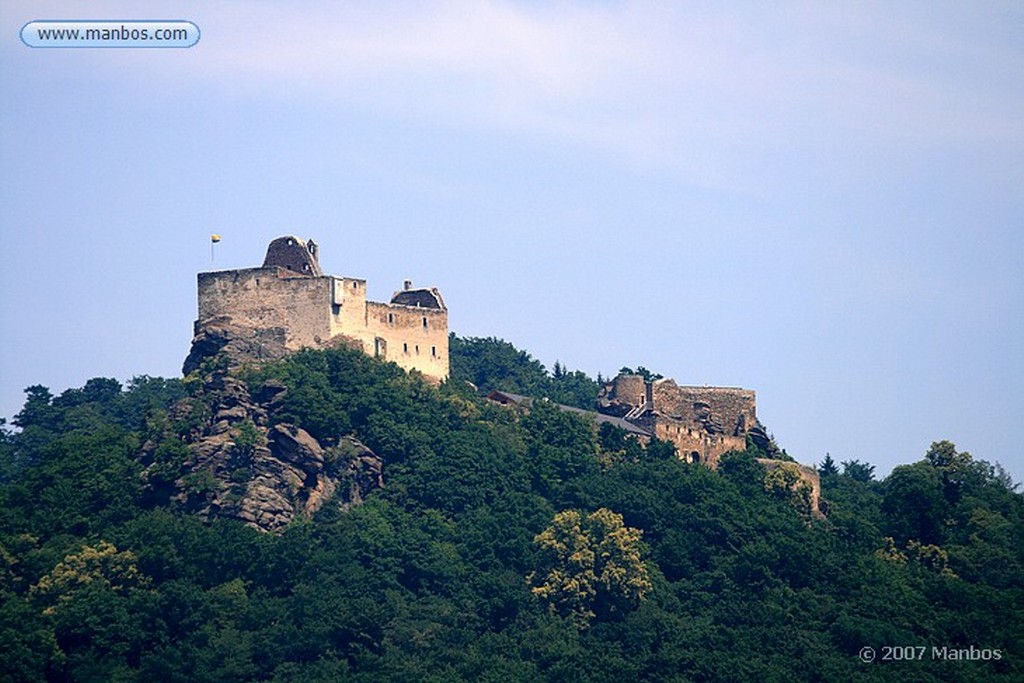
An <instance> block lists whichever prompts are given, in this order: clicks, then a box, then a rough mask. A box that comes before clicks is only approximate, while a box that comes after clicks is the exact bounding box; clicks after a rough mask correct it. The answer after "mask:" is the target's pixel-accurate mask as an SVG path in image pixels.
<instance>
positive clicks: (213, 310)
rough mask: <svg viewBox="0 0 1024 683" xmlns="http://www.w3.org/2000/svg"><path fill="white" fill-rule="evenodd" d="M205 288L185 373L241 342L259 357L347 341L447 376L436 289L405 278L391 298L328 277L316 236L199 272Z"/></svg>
mask: <svg viewBox="0 0 1024 683" xmlns="http://www.w3.org/2000/svg"><path fill="white" fill-rule="evenodd" d="M198 285H199V286H198V299H199V317H198V319H197V320H196V323H195V334H196V337H195V339H194V340H193V345H192V353H190V354H189V358H188V359H186V361H185V372H186V373H188V372H189V371H190V369H194V367H195V366H196V365H197V363H198V360H197V359H199V358H202V357H208V356H210V355H212V354H211V353H210V351H211V350H219V349H220V348H221V347H223V346H225V345H227V344H228V343H235V344H236V345H238V344H241V345H243V346H244V349H245V354H244V355H246V356H248V357H252V358H255V359H260V358H275V357H280V356H282V355H284V354H285V353H287V352H291V351H297V350H299V349H301V348H303V347H312V348H324V347H329V346H336V345H346V346H350V347H354V348H357V349H360V350H362V351H363V352H364V353H367V354H369V355H372V356H376V357H378V358H381V359H383V360H388V361H393V362H395V363H397V364H398V365H399V366H401V367H402V368H404V369H406V370H418V371H420V372H421V373H423V375H424V376H426V377H427V378H428V379H431V380H433V381H435V382H440V381H442V380H444V379H446V378H447V377H448V309H447V307H446V306H445V303H444V299H443V298H442V297H441V293H440V292H439V291H438V290H437V288H435V287H430V288H413V286H412V282H411V281H409V280H406V281H405V283H404V285H403V287H402V289H401V290H399V291H397V292H395V293H394V295H393V296H392V297H391V301H389V302H388V303H380V302H376V301H369V300H367V298H366V280H363V279H360V278H353V277H336V276H333V275H324V274H323V271H322V270H321V268H320V259H319V249H318V247H317V245H316V243H315V242H313V240H309V241H308V242H307V241H304V240H302V239H300V238H298V237H295V236H293V235H286V236H284V237H279V238H277V239H275V240H274V241H273V242H271V243H270V246H269V247H268V248H267V256H266V258H265V259H264V260H263V265H262V266H260V267H258V268H243V269H240V270H221V271H215V272H207V273H199V276H198ZM204 347H205V348H204Z"/></svg>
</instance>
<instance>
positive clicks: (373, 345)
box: [366, 301, 448, 379]
mask: <svg viewBox="0 0 1024 683" xmlns="http://www.w3.org/2000/svg"><path fill="white" fill-rule="evenodd" d="M366 319H367V331H368V333H369V335H370V337H372V339H371V340H370V345H369V349H370V350H369V351H368V353H376V354H377V355H378V356H380V357H382V358H384V359H385V360H389V361H393V362H395V363H398V365H400V366H402V367H403V368H405V369H407V370H411V369H415V370H419V371H420V372H422V373H423V374H425V375H427V376H428V377H437V378H441V379H444V378H447V377H448V312H447V311H445V310H441V309H436V308H415V307H412V306H402V305H398V304H384V303H378V302H375V301H370V302H367V304H366ZM378 340H380V341H378ZM381 342H383V344H382V343H381Z"/></svg>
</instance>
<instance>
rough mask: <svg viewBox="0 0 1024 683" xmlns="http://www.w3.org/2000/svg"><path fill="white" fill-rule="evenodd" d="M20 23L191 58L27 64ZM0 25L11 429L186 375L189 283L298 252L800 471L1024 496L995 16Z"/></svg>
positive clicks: (825, 13) (433, 7)
mask: <svg viewBox="0 0 1024 683" xmlns="http://www.w3.org/2000/svg"><path fill="white" fill-rule="evenodd" d="M34 19H186V20H189V21H192V22H194V23H195V24H197V25H198V26H199V27H200V29H201V30H202V38H201V40H200V42H199V44H198V45H197V46H195V47H193V48H191V49H185V50H143V49H121V50H114V49H110V50H103V49H100V50H73V49H66V50H46V49H30V48H27V47H26V46H24V45H23V44H22V43H21V41H20V40H19V38H18V33H19V31H20V29H21V27H22V26H23V25H24V24H25V23H26V22H28V21H30V20H34ZM0 28H2V32H0V36H2V40H0V155H2V156H0V230H2V239H3V244H4V250H3V251H4V255H5V258H4V267H3V268H2V269H0V303H2V309H0V321H2V322H0V416H5V417H7V418H10V417H11V416H12V415H13V414H15V413H16V412H17V411H18V410H19V408H20V405H21V402H22V398H23V393H22V392H23V389H24V388H25V387H26V386H28V385H30V384H37V383H38V384H44V385H47V386H49V387H50V388H51V389H52V390H53V391H54V392H55V393H58V392H60V391H62V390H64V389H66V388H68V387H71V386H80V385H81V384H82V383H83V382H84V381H85V380H87V379H89V378H90V377H96V376H112V377H117V378H119V379H121V380H126V379H127V378H129V377H131V376H133V375H137V374H149V375H161V376H175V375H177V374H178V372H179V370H180V366H181V361H182V360H183V358H184V356H185V354H186V353H187V350H188V344H189V340H190V337H191V325H192V321H193V319H194V318H195V274H196V273H197V272H198V271H201V270H208V269H211V268H218V269H219V268H233V267H245V266H252V265H257V264H259V263H260V262H261V260H262V257H263V254H264V251H265V248H266V244H267V243H268V242H269V241H270V240H271V239H272V238H274V237H276V236H279V235H282V234H289V233H294V234H298V235H300V236H303V237H313V238H314V239H316V240H317V242H319V243H320V245H321V262H322V264H323V266H324V268H325V271H327V272H330V273H333V274H337V275H351V276H356V277H365V278H367V279H368V280H369V287H370V294H371V296H373V297H374V298H376V299H378V300H379V299H384V298H385V297H387V296H389V295H390V293H391V292H392V291H393V290H394V289H396V288H398V287H399V286H400V283H401V281H402V280H403V279H404V278H407V277H409V278H412V279H413V280H414V281H416V282H417V283H420V284H424V285H428V284H430V285H437V286H439V287H440V288H441V290H442V292H443V294H444V296H445V299H446V301H447V303H448V306H449V308H450V321H451V327H452V329H453V330H454V331H456V332H457V333H458V334H461V335H467V336H491V335H494V336H499V337H502V338H505V339H507V340H509V341H511V342H513V343H515V344H516V345H517V346H519V347H520V348H525V349H527V350H528V351H530V352H531V353H532V354H534V355H535V356H536V357H537V358H539V359H540V360H541V361H542V362H544V363H545V364H547V365H548V366H549V367H550V366H551V365H552V364H553V363H554V361H555V360H556V359H557V360H560V361H561V362H562V363H563V364H565V365H567V366H568V367H570V368H578V369H582V370H584V371H586V372H588V373H590V374H592V375H593V374H596V373H597V372H602V373H604V374H605V375H609V374H614V372H615V371H616V370H617V369H618V368H619V367H621V366H623V365H630V366H635V365H644V366H646V367H648V368H651V369H653V370H656V371H658V372H661V373H662V374H664V375H666V376H670V377H673V378H675V379H676V380H677V381H678V382H680V383H688V384H722V385H732V386H744V387H748V388H752V389H755V390H756V391H757V392H758V414H759V416H760V418H761V420H762V421H763V422H764V423H765V424H766V425H767V426H768V428H769V430H770V431H772V432H773V433H774V434H775V436H776V438H777V439H778V441H779V442H780V444H781V445H782V446H784V447H785V448H786V449H787V450H788V451H789V452H790V453H791V454H792V455H794V456H795V457H797V459H799V460H801V461H804V462H809V463H813V462H818V461H820V460H821V459H822V457H824V455H825V453H826V452H830V453H831V454H832V456H833V457H834V458H835V459H836V460H849V459H859V460H862V461H867V462H870V463H873V464H875V465H876V466H877V468H878V469H877V472H878V474H885V473H887V472H888V471H889V470H890V469H891V468H892V467H893V466H894V465H897V464H900V463H906V462H912V461H915V460H918V459H920V458H921V457H922V456H923V454H924V452H925V451H926V450H927V448H928V445H929V444H930V443H931V442H932V441H934V440H938V439H950V440H952V441H954V442H955V443H956V444H957V446H958V447H959V448H960V449H962V450H969V451H971V452H972V453H973V454H974V455H975V456H976V457H979V458H984V459H986V460H990V461H998V462H1001V463H1002V464H1003V465H1004V466H1006V467H1007V468H1008V469H1009V470H1010V471H1011V473H1012V474H1013V475H1014V478H1015V479H1017V480H1020V479H1024V447H1022V446H1021V442H1020V439H1019V438H1018V437H1017V434H1018V431H1019V430H1018V425H1017V420H1018V415H1019V411H1018V410H1017V408H1018V407H1019V400H1020V398H1021V393H1022V391H1021V390H1022V389H1024V353H1022V350H1021V349H1022V346H1024V345H1022V343H1021V341H1022V337H1024V272H1022V271H1024V269H1022V268H1021V263H1022V261H1024V71H1022V65H1024V6H1022V5H1021V4H1020V3H1013V2H1010V3H999V2H987V3H967V2H961V3H942V2H938V3H935V2H927V3H925V2H918V3H905V2H904V3H899V2H898V3H831V4H828V3H741V2H737V3H686V2H679V3H662V2H652V3H641V2H638V3H633V2H622V3H615V2H556V3H537V2H497V1H491V2H464V1H452V2H436V3H414V2H408V3H406V2H390V3H389V2H385V3H372V4H371V3H333V2H322V3H317V2H299V3H275V2H244V3H242V2H217V3H208V2H201V3H200V2H195V3H190V2H168V3H161V2H130V3H129V2H95V3H88V4H85V3H66V2H65V3H48V2H10V1H8V2H5V3H3V4H2V5H0ZM210 233H219V234H221V235H222V236H223V242H222V243H221V244H220V245H219V246H218V248H217V255H216V263H214V264H211V261H210V245H209V235H210Z"/></svg>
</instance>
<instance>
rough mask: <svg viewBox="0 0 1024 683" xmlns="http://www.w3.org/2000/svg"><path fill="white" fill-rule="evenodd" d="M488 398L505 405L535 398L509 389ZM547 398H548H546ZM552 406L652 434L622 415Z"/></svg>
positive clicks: (557, 404) (525, 403) (628, 430)
mask: <svg viewBox="0 0 1024 683" xmlns="http://www.w3.org/2000/svg"><path fill="white" fill-rule="evenodd" d="M487 398H489V399H490V400H492V401H497V402H498V403H501V404H503V405H509V404H512V405H517V406H529V405H530V404H531V403H533V401H534V399H532V398H530V397H529V396H521V395H520V394H513V393H510V392H508V391H497V390H495V391H492V392H491V393H489V394H487ZM545 400H547V399H545ZM551 405H552V406H554V407H555V408H558V409H559V410H564V411H566V412H570V413H576V414H577V415H582V416H584V417H587V418H590V419H592V420H594V422H596V423H598V424H610V425H612V426H613V427H618V428H619V429H622V430H625V431H626V432H627V433H629V434H635V435H637V436H651V433H650V432H649V431H647V430H646V429H644V428H643V427H638V426H637V425H635V424H633V423H632V422H628V421H626V420H623V419H622V418H621V417H612V416H611V415H604V414H602V413H598V412H596V411H593V410H583V409H582V408H576V407H574V406H567V405H563V404H561V403H551Z"/></svg>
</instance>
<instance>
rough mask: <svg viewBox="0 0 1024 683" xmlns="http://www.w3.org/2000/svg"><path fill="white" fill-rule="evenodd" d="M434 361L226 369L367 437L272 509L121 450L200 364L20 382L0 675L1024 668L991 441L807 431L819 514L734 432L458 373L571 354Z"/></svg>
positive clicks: (1005, 674) (165, 420)
mask: <svg viewBox="0 0 1024 683" xmlns="http://www.w3.org/2000/svg"><path fill="white" fill-rule="evenodd" d="M451 362H452V380H451V381H449V382H447V383H445V384H443V385H441V386H440V387H435V386H432V385H430V384H428V383H426V382H423V381H421V380H420V379H419V378H417V377H415V376H409V375H407V374H406V373H404V372H402V371H401V370H399V369H398V368H397V367H396V366H394V365H389V364H383V363H380V362H378V361H376V360H374V359H371V358H368V357H365V356H363V355H361V354H359V353H356V352H352V351H347V350H344V349H339V350H332V351H304V352H301V353H298V354H295V355H293V356H291V357H289V358H287V359H285V360H283V361H279V362H276V363H272V364H268V365H265V366H263V367H260V368H256V369H249V370H247V371H245V372H242V373H240V377H241V378H242V379H244V380H245V381H246V382H247V383H249V385H250V386H253V387H255V386H257V385H258V384H259V383H261V382H265V381H267V380H268V378H271V379H274V380H275V381H278V382H282V383H283V384H284V385H285V386H287V392H286V393H285V394H284V398H283V399H282V400H281V402H280V405H278V406H277V408H276V409H275V412H274V413H273V414H272V415H271V416H270V417H271V419H272V420H276V421H288V422H290V423H294V424H297V425H300V426H302V428H303V429H305V430H308V431H309V433H311V434H313V435H315V436H317V438H323V439H327V440H330V439H337V438H338V437H340V436H343V435H346V434H352V435H354V436H355V437H357V438H358V439H359V440H360V441H361V442H362V443H364V444H366V445H368V446H369V447H370V448H372V449H373V451H374V452H375V453H376V454H378V455H379V456H381V457H382V458H383V460H384V475H383V476H384V480H385V487H384V488H383V489H381V490H378V491H376V492H374V493H373V494H372V495H370V496H369V497H368V499H367V500H366V501H365V502H364V503H363V504H362V505H359V506H355V507H352V508H351V509H342V508H341V507H340V506H338V505H325V506H324V507H323V508H321V509H320V510H319V512H317V513H316V514H315V515H314V516H313V518H312V519H310V520H303V521H298V522H295V523H293V524H292V525H290V526H289V527H287V528H286V529H285V531H284V532H283V533H281V534H268V533H262V532H259V531H256V530H254V529H251V528H249V527H247V526H244V525H242V524H240V523H238V522H235V521H228V520H218V521H213V522H211V523H204V522H202V521H200V520H199V519H198V518H197V517H196V516H195V515H193V514H190V513H188V512H187V511H185V510H184V509H183V508H182V507H181V506H180V505H178V504H177V503H176V502H175V501H174V500H172V499H171V498H170V497H169V496H168V494H167V492H166V491H164V490H162V489H161V487H159V486H156V485H154V483H153V482H154V481H156V479H154V477H152V476H149V477H143V476H141V475H142V472H143V469H144V467H147V466H148V467H150V470H151V471H152V468H153V463H149V464H148V465H147V464H144V463H143V462H142V460H141V458H140V452H141V451H142V450H143V445H144V444H145V443H147V442H150V445H153V444H155V448H150V449H149V450H148V452H155V453H156V454H157V456H156V457H158V458H163V460H159V461H158V462H157V464H158V465H160V466H161V467H164V468H165V469H166V472H165V476H166V477H168V478H173V477H174V476H175V474H176V470H175V468H177V467H179V466H180V460H181V457H182V449H183V448H184V445H183V444H182V442H181V440H180V437H179V436H176V435H183V434H185V433H187V432H188V429H189V428H190V427H189V425H188V424H187V423H188V421H189V420H191V419H193V417H194V416H193V415H191V414H190V413H188V412H187V411H181V410H175V409H174V408H173V407H174V406H175V405H180V404H181V401H182V400H183V399H185V400H189V399H191V400H192V401H193V405H199V406H201V405H202V402H203V400H204V396H203V393H204V391H206V389H205V388H204V387H205V385H204V383H203V382H202V381H199V380H198V379H197V378H196V377H189V378H185V379H184V380H165V379H156V378H150V377H139V378H136V379H135V380H133V381H132V382H130V383H129V384H128V385H127V386H121V384H120V383H118V382H117V381H115V380H111V379H93V380H90V381H89V382H87V383H86V384H85V386H83V387H81V388H76V389H69V390H67V391H64V392H63V393H61V394H59V395H57V396H54V395H53V394H52V393H51V392H50V391H49V390H48V389H46V388H44V387H41V386H34V387H30V388H29V389H27V390H26V401H25V404H24V407H23V409H22V410H21V412H19V413H18V414H17V415H16V416H13V418H12V419H11V421H10V424H9V425H8V424H6V423H4V424H3V425H0V426H2V429H0V653H2V659H0V680H3V681H41V680H50V681H147V682H148V681H182V682H184V681H189V682H192V681H211V682H212V681H282V682H283V681H311V682H315V681H339V680H346V681H347V680H351V681H368V682H369V681H459V680H472V681H623V680H642V681H779V682H782V681H794V680H807V681H843V680H865V681H873V680H877V681H897V680H899V681H904V680H913V681H945V680H979V681H981V680H995V679H1000V678H1001V679H1004V680H1024V498H1022V496H1021V494H1020V493H1017V492H1016V490H1015V486H1014V484H1013V483H1012V482H1011V481H1010V479H1009V477H1008V476H1007V475H1006V474H1005V472H1003V471H1002V469H1000V468H999V467H998V466H994V465H990V464H989V463H987V462H984V461H981V460H976V459H973V458H972V457H971V456H970V455H969V454H967V453H963V452H958V451H957V450H956V447H955V446H954V445H953V444H951V443H949V442H945V441H938V442H936V443H935V444H933V445H932V446H931V447H930V448H929V449H927V451H926V452H924V453H918V454H913V453H911V454H907V459H908V461H910V460H914V459H917V461H916V462H913V463H912V464H908V465H904V466H900V467H897V468H896V469H895V470H894V471H893V472H892V473H891V474H890V475H889V476H888V477H885V478H884V479H882V480H878V479H876V478H875V476H874V471H873V467H872V466H871V465H870V464H869V463H868V461H867V460H868V459H867V458H865V460H864V461H860V460H852V461H847V462H843V463H838V464H837V463H834V462H832V459H831V458H827V459H826V460H825V462H824V463H822V464H821V469H820V472H821V476H822V486H823V494H824V498H825V501H826V510H827V517H826V518H825V519H815V518H811V517H808V516H806V515H805V514H803V513H801V511H800V510H799V509H798V508H796V507H794V506H793V505H792V502H791V499H790V496H789V495H787V494H788V493H789V492H788V491H787V490H785V489H784V488H782V489H780V488H779V487H777V486H772V485H771V482H770V481H767V480H766V478H765V472H764V470H763V469H762V467H761V466H760V465H759V464H758V463H757V462H756V461H755V460H754V455H755V454H754V453H750V452H744V453H734V454H730V455H727V456H725V457H724V458H723V460H722V465H721V467H720V468H719V470H718V471H717V472H716V471H711V470H709V469H707V468H705V467H703V466H700V465H689V464H685V463H683V462H681V461H679V460H677V459H676V458H675V457H674V454H673V450H672V448H671V446H669V445H668V444H665V443H659V442H653V443H652V444H650V445H648V446H643V445H641V444H639V443H637V442H635V441H634V440H632V439H630V438H627V437H626V436H625V435H624V434H623V433H619V432H616V431H615V430H611V429H603V430H600V431H598V430H597V429H595V427H594V425H593V424H592V423H591V422H588V421H587V420H586V419H584V418H582V417H580V416H578V415H576V414H572V413H568V412H563V411H560V410H558V409H556V408H554V407H552V406H551V405H549V404H547V403H545V402H541V401H537V402H534V404H533V406H532V408H531V409H530V410H529V411H528V412H522V411H518V410H513V409H509V408H505V407H501V406H496V405H491V404H489V403H488V402H487V401H486V400H484V399H482V398H480V394H479V393H478V392H476V391H474V390H473V389H472V388H471V387H470V386H469V385H467V384H466V381H470V382H472V383H473V384H474V385H476V387H478V388H479V389H481V390H486V389H493V388H502V389H506V390H509V391H516V392H519V393H524V394H528V395H533V396H547V397H550V398H552V400H553V401H556V402H563V403H567V404H572V405H577V406H588V402H589V405H592V402H593V398H594V396H596V390H597V383H596V382H595V381H594V380H592V379H590V378H588V377H587V376H586V375H585V374H583V373H579V372H571V371H568V370H566V369H565V368H563V367H561V366H560V365H559V367H558V368H556V369H555V372H551V373H549V372H547V371H546V369H545V368H544V367H543V366H542V365H541V364H540V363H539V362H537V361H536V360H534V359H532V358H531V357H530V356H529V354H527V353H525V352H522V351H519V350H517V349H515V348H514V347H513V346H512V345H510V344H508V343H506V342H502V341H500V340H495V339H460V338H457V337H453V343H452V352H451ZM217 371H218V370H217V369H215V368H212V367H209V366H208V367H206V368H204V369H203V370H202V371H201V372H217ZM244 436H245V435H244V434H241V433H240V434H239V435H238V437H237V439H236V442H237V443H239V444H240V445H239V447H240V448H241V444H242V441H243V440H244V439H243V437H244ZM936 436H937V437H940V436H941V435H936ZM247 438H248V437H247ZM839 447H841V444H837V448H839ZM918 458H919V459H918ZM866 647H870V648H873V652H874V653H875V655H876V658H875V660H874V661H871V662H866V661H862V659H863V658H862V656H861V655H862V652H863V648H866ZM894 648H895V649H894ZM886 656H888V657H889V659H888V660H886ZM908 660H910V661H908Z"/></svg>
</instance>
